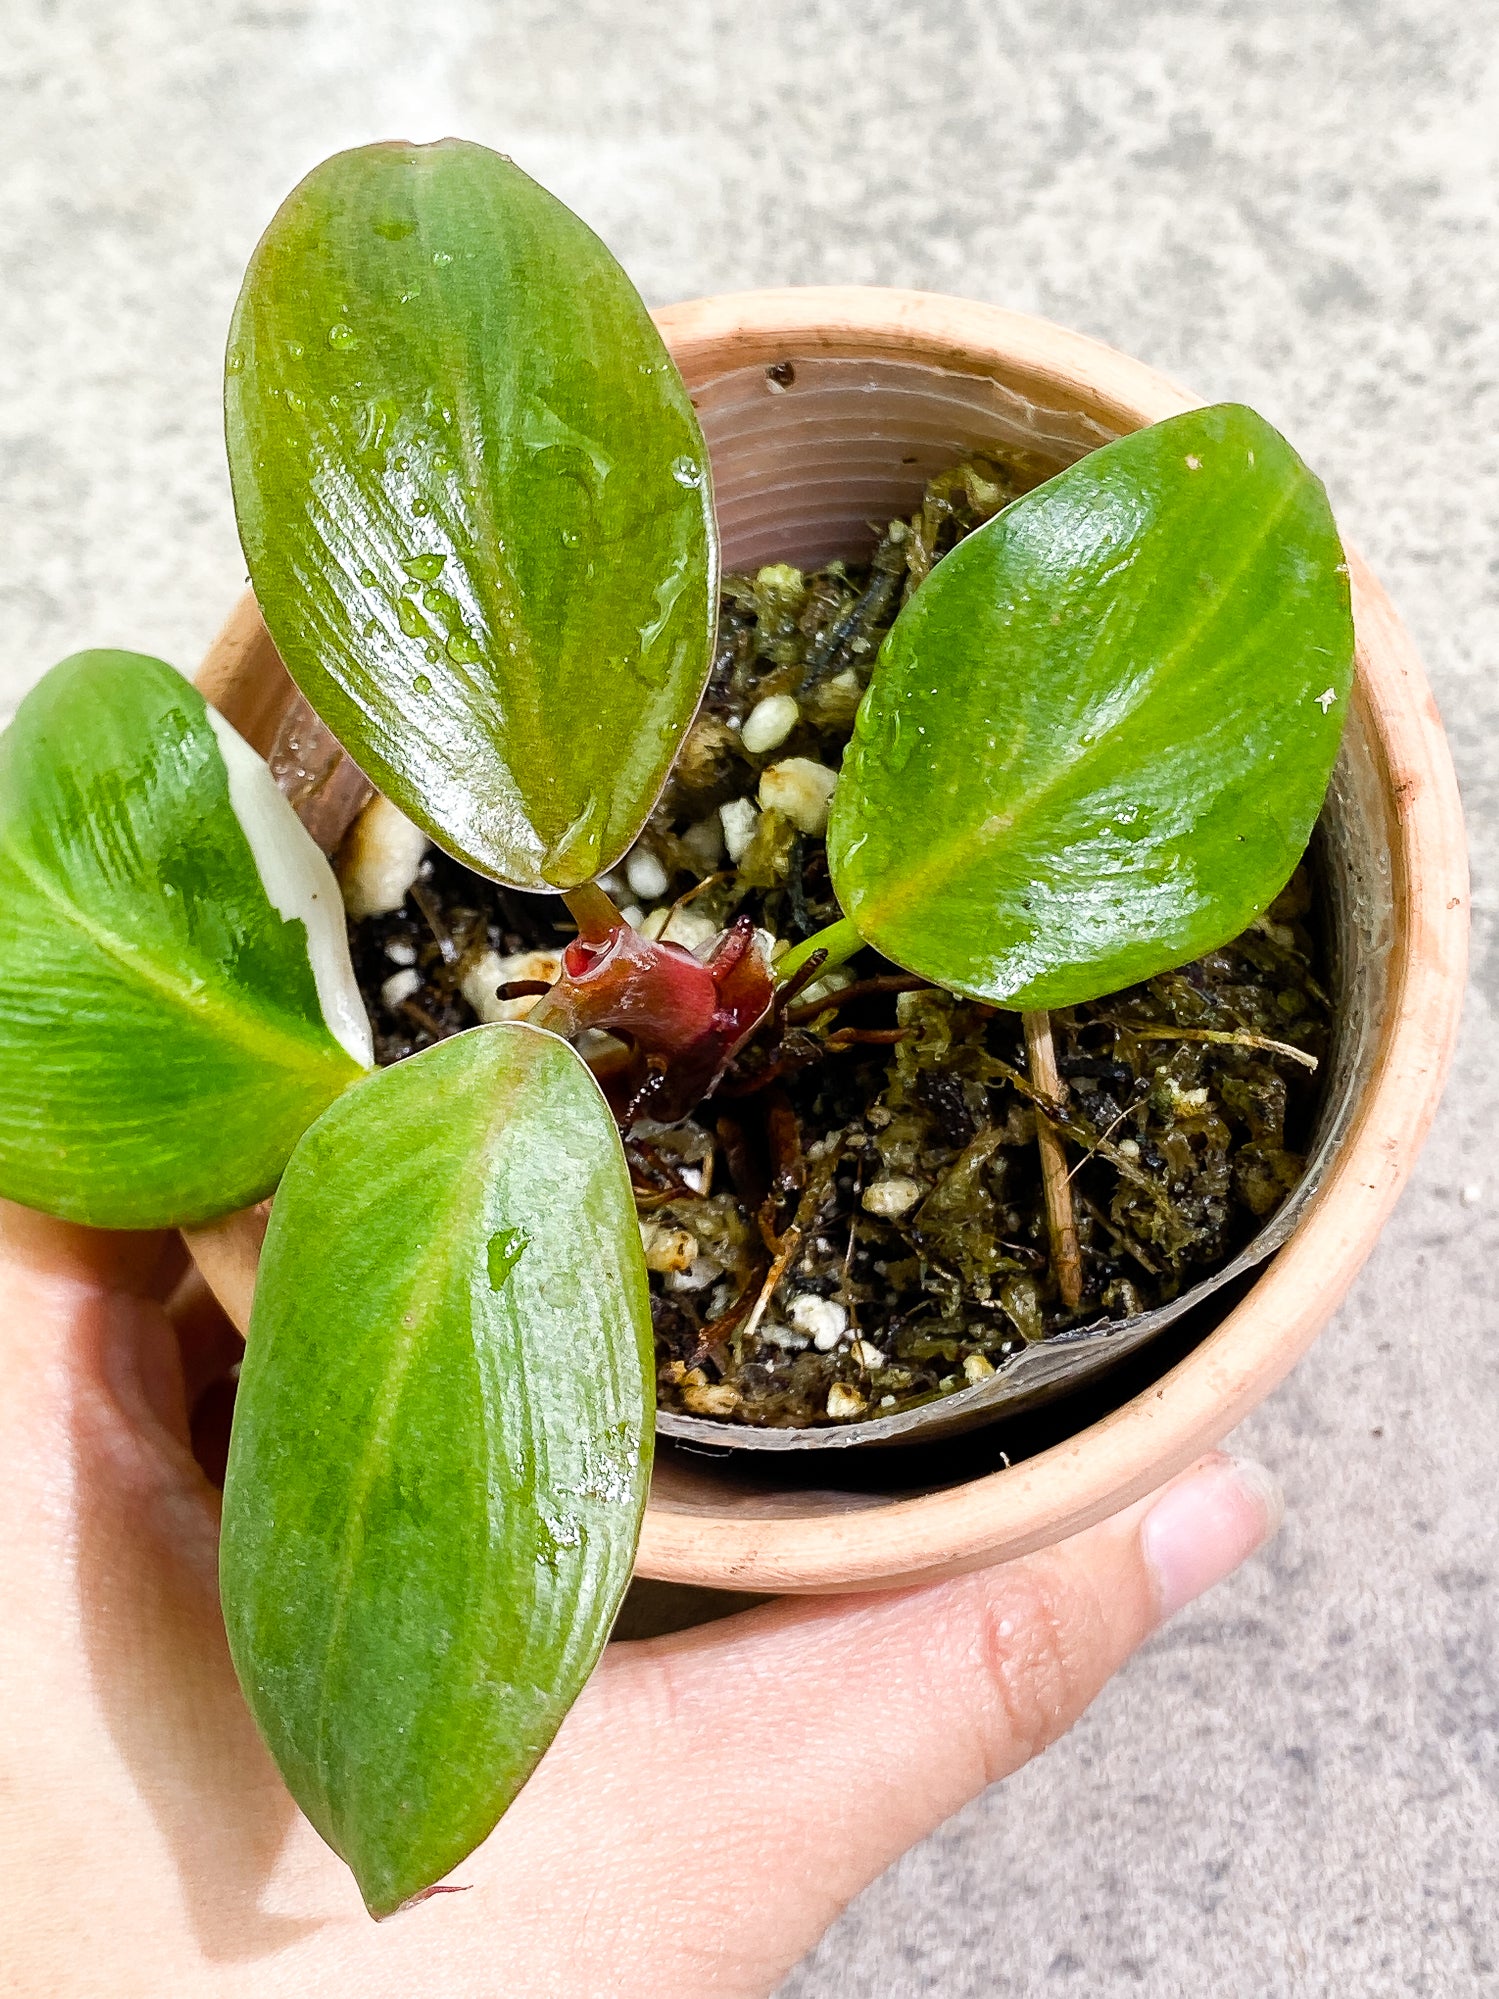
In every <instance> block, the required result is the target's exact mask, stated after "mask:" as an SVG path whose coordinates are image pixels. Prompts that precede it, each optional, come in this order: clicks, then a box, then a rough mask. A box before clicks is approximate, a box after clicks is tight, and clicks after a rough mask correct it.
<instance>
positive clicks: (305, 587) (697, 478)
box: [226, 139, 716, 889]
mask: <svg viewBox="0 0 1499 1999" xmlns="http://www.w3.org/2000/svg"><path fill="white" fill-rule="evenodd" d="M228 370H229V372H228V378H227V398H226V409H227V421H228V439H229V462H230V470H231V472H232V475H233V482H234V498H235V505H236V508H237V510H238V514H239V524H240V533H241V537H242V539H243V542H244V546H245V553H246V556H247V558H248V561H249V566H250V576H251V580H252V582H253V583H254V586H255V593H256V595H257V597H258V598H259V600H260V605H261V609H262V610H263V612H264V614H265V618H266V622H267V624H268V626H269V627H270V631H271V635H272V637H273V638H274V639H275V641H276V644H277V647H278V648H279V650H280V652H281V655H282V657H283V658H284V659H285V661H286V663H287V665H288V666H289V667H290V669H291V672H292V674H293V676H294V678H295V679H296V680H297V682H298V684H299V685H300V686H301V688H302V691H303V692H304V693H305V694H306V696H307V698H308V700H309V701H310V702H311V703H312V705H313V707H314V708H316V709H317V711H318V713H319V714H320V715H321V716H322V717H323V719H324V720H325V721H326V722H327V724H328V725H329V727H330V728H331V729H332V730H333V732H334V733H335V735H337V736H338V738H339V740H340V741H341V742H342V743H343V744H344V745H345V747H346V748H347V749H348V750H349V751H350V753H351V754H352V755H353V757H354V759H355V761H356V762H357V763H358V764H359V765H360V766H361V767H362V768H363V769H364V770H365V771H367V772H368V774H369V776H370V777H371V779H372V780H373V781H374V782H375V783H376V784H377V785H378V786H379V787H380V789H381V790H382V791H383V792H385V793H386V794H387V796H389V797H390V798H392V799H393V800H394V801H395V803H396V804H397V805H399V806H400V807H401V809H402V810H403V811H404V812H405V813H407V814H408V815H409V816H410V817H411V818H412V819H414V820H415V821H416V822H417V824H418V825H420V826H422V827H423V828H425V830H426V831H427V832H428V833H430V834H431V836H432V837H433V839H435V840H437V841H438V842H439V843H440V844H441V845H442V846H444V847H446V848H447V849H448V850H449V852H451V853H453V854H456V855H457V856H458V857H459V858H460V859H461V860H464V861H467V862H468V863H469V864H470V866H472V867H475V868H478V869H479V870H480V871H481V872H483V873H485V874H489V875H493V876H496V877H497V878H498V879H500V880H502V881H507V882H510V883H512V884H514V885H516V886H518V887H521V888H532V889H534V888H541V887H544V886H547V885H552V886H556V887H570V886H573V885H575V884H577V883H579V882H582V881H586V880H588V879H589V878H590V877H591V876H592V875H594V874H596V873H597V872H599V871H600V870H601V869H603V868H606V867H608V866H610V865H612V863H613V862H614V861H615V860H616V859H618V857H619V855H620V854H621V853H623V852H624V850H625V849H626V848H627V847H628V846H629V845H630V843H631V841H632V840H633V839H634V837H635V834H636V833H637V832H638V831H639V828H640V826H641V824H642V823H643V822H644V819H645V817H646V814H647V813H648V812H649V810H650V808H651V806H652V804H653V803H654V801H655V798H656V794H657V792H658V791H659V789H660V787H661V784H662V782H663V781H664V779H665V776H666V773H667V771H668V769H669V768H670V766H671V761H672V758H673V756H674V755H675V753H676V749H677V745H678V744H679V742H680V741H681V738H682V735H683V733H684V731H685V730H686V728H687V725H688V723H689V722H690V720H691V719H692V714H693V711H694V709H695V707H696V705H697V702H698V698H699V696H700V694H701V692H702V688H703V685H704V681H705V679H706V676H707V672H708V666H709V660H710V648H711V643H712V631H713V619H714V611H715V596H716V552H715V551H716V543H715V540H714V534H713V509H712V498H711V493H710V490H709V477H708V460H707V454H706V452H705V450H704V446H703V440H702V435H701V432H700V431H699V429H698V425H697V419H696V418H695V416H694V415H693V411H692V405H691V402H690V401H689V399H688V395H687V391H686V389H685V387H684V386H683V384H682V381H681V378H680V376H679V375H678V374H677V371H676V369H675V367H674V366H673V365H672V362H671V359H670V357H669V356H668V354H667V352H666V349H665V347H664V346H663V344H662V341H661V338H660V335H659V334H658V333H657V332H656V329H655V327H654V326H653V325H652V323H651V320H650V317H649V315H648V314H647V312H646V309H645V307H644V305H643V304H642V303H641V301H640V298H639V296H638V295H637V293H636V291H635V289H634V287H633V286H632V285H631V283H630V281H629V279H628V278H627V277H626V276H625V274H624V272H623V271H622V270H621V269H620V267H619V265H618V264H617V263H616V262H615V260H614V258H613V257H612V256H611V255H610V254H609V252H608V250H607V249H606V248H605V247H604V245H603V244H602V243H601V242H600V241H599V240H598V238H597V237H596V236H595V235H594V234H593V233H592V231H591V230H589V229H588V228H587V227H586V226H585V225H584V224H583V223H582V222H580V221H579V220H578V218H577V216H575V215H573V214H572V213H571V212H570V210H568V209H567V208H565V207H563V205H562V204H561V202H559V201H557V200H555V199H554V198H553V196H551V195H550V194H548V193H547V192H546V191H545V189H543V188H540V187H538V186H537V185H536V183H535V182H534V181H533V180H530V179H528V178H527V176H526V175H525V174H523V173H522V172H521V170H520V169H519V168H518V167H516V166H514V165H513V164H512V163H511V162H510V161H509V160H507V159H505V158H503V157H502V156H501V155H500V154H498V153H492V152H489V151H487V150H486V149H485V148H484V147H482V146H475V145H469V144H466V143H463V142H461V141H458V140H455V139H444V140H443V141H441V142H440V143H439V144H437V145H432V146H412V145H382V146H366V147H362V148H360V149H359V150H358V151H355V152H349V153H340V154H338V155H337V156H336V157H335V158H333V159H331V160H327V161H325V162H324V164H323V165H322V166H320V167H318V168H316V169H315V171H314V172H313V173H311V174H309V176H308V177H307V179H306V180H304V181H303V182H302V184H301V185H300V186H299V187H298V188H297V189H296V190H295V191H294V192H293V193H292V194H291V195H290V196H289V197H288V199H287V201H286V202H285V203H284V204H283V206H282V208H281V209H280V211H279V213H278V214H277V215H276V218H275V220H274V221H273V222H272V224H271V226H270V228H269V229H268V230H267V232H266V234H265V236H264V237H263V238H262V240H261V243H260V245H259V247H258V249H257V250H256V252H255V255H254V257H253V258H252V260H251V263H250V268H249V271H248V273H247V275H246V278H245V284H244V289H243V291H242V293H241V295H240V300H239V306H238V308H237V311H236V313H235V319H234V327H233V331H232V333H231V336H230V348H229V361H228Z"/></svg>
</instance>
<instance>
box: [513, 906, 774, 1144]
mask: <svg viewBox="0 0 1499 1999" xmlns="http://www.w3.org/2000/svg"><path fill="white" fill-rule="evenodd" d="M774 992H775V981H774V979H773V978H772V976H771V970H770V965H769V962H768V960H767V958H766V955H765V950H764V947H763V945H762V943H761V941H760V938H759V937H758V936H757V934H756V931H755V926H754V924H753V923H751V921H750V920H749V918H748V917H747V916H746V917H741V918H740V919H739V921H738V922H737V923H734V924H732V925H731V926H730V927H729V929H727V930H725V931H724V932H723V933H722V935H721V936H720V937H719V938H718V939H717V941H716V942H715V944H714V946H713V949H712V951H711V952H710V954H709V956H708V957H707V958H706V959H705V960H704V959H698V958H695V957H694V956H693V955H692V953H691V952H690V951H685V950H683V948H682V947H681V946H680V945H679V944H662V943H653V942H651V941H649V940H648V939H646V938H644V937H641V936H639V935H637V933H636V932H635V931H633V930H632V929H631V928H630V926H629V925H628V924H627V923H616V924H613V925H611V926H610V928H609V929H608V930H606V931H604V932H603V933H602V934H599V935H593V936H589V937H581V936H580V937H575V938H574V939H573V941H572V943H571V944H569V945H568V947H567V949H566V950H565V951H564V952H563V954H562V976H561V978H559V979H558V981H557V983H556V984H555V985H554V986H553V987H552V989H551V991H550V992H549V993H547V994H546V996H545V997H544V998H543V999H542V1000H541V1002H540V1003H539V1005H538V1006H537V1007H536V1009H535V1010H534V1012H533V1013H532V1014H531V1016H530V1018H531V1021H532V1022H533V1024H535V1025H536V1026H538V1027H548V1028H550V1029H551V1030H552V1031H553V1032H554V1033H556V1034H563V1035H566V1036H567V1037H568V1039H569V1040H574V1041H575V1040H576V1039H577V1038H578V1036H579V1035H581V1034H583V1033H584V1032H585V1031H586V1030H588V1029H589V1028H593V1029H597V1030H600V1031H602V1032H604V1033H606V1034H614V1035H619V1036H621V1037H623V1038H624V1039H625V1040H627V1041H628V1043H629V1044H630V1048H631V1051H632V1052H631V1054H630V1057H629V1059H628V1060H627V1061H625V1062H624V1063H622V1064H621V1065H620V1066H619V1067H617V1068H613V1069H607V1070H606V1069H604V1068H603V1066H602V1065H601V1068H600V1074H599V1080H600V1082H601V1083H602V1084H603V1086H604V1088H605V1091H606V1092H607V1094H608V1096H609V1100H610V1103H611V1104H612V1106H613V1108H614V1111H615V1114H616V1116H617V1117H618V1118H619V1120H620V1122H621V1124H623V1125H626V1126H628V1125H631V1124H634V1123H635V1122H636V1121H637V1120H639V1119H641V1118H654V1119H656V1120H657V1121H658V1122H659V1123H662V1124H675V1123H676V1122H677V1120H678V1119H679V1118H684V1117H686V1115H687V1114H688V1112H689V1111H691V1110H692V1109H693V1108H694V1107H695V1106H696V1105H697V1104H699V1103H701V1102H702V1100H703V1098H704V1097H706V1096H707V1095H708V1094H709V1092H710V1091H711V1090H712V1089H713V1086H714V1085H715V1083H717V1081H718V1079H719V1077H720V1076H722V1074H723V1072H724V1070H725V1069H726V1068H727V1067H728V1065H729V1063H730V1062H731V1061H732V1060H733V1059H734V1056H735V1055H736V1054H737V1053H738V1051H739V1050H740V1049H741V1048H742V1047H743V1046H744V1044H745V1042H746V1041H747V1040H748V1039H749V1037H750V1036H751V1035H752V1034H753V1033H754V1031H755V1029H756V1028H757V1027H759V1025H760V1024H761V1022H762V1021H763V1020H764V1019H765V1017H766V1015H767V1014H768V1013H769V1012H770V1007H771V1000H772V998H773V995H774Z"/></svg>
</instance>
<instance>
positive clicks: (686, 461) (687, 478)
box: [671, 457, 703, 487]
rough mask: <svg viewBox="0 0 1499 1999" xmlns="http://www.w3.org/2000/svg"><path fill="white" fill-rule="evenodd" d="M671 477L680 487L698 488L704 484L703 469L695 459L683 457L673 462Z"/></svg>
mask: <svg viewBox="0 0 1499 1999" xmlns="http://www.w3.org/2000/svg"><path fill="white" fill-rule="evenodd" d="M671 476H672V477H673V479H675V480H676V482H677V484H678V485H679V486H691V487H698V486H701V485H702V483H703V468H702V466H701V465H699V464H698V462H697V460H696V459H695V458H687V457H682V458H678V459H674V460H673V462H672V468H671Z"/></svg>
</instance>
